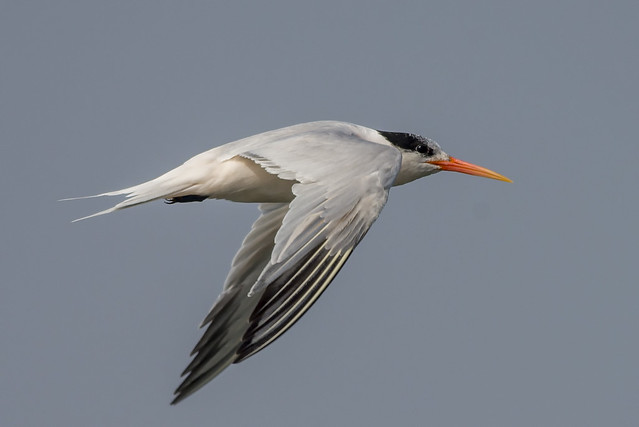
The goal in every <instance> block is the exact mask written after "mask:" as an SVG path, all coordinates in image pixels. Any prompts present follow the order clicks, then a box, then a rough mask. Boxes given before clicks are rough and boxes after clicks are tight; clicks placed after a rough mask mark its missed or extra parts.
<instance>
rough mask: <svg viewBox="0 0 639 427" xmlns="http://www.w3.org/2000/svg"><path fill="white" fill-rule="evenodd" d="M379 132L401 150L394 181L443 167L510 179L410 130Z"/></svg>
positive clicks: (444, 168) (486, 176)
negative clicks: (455, 155) (457, 155)
mask: <svg viewBox="0 0 639 427" xmlns="http://www.w3.org/2000/svg"><path fill="white" fill-rule="evenodd" d="M378 132H379V134H380V135H382V136H383V137H384V138H385V139H386V140H387V141H388V142H390V143H391V144H392V145H394V146H395V147H397V148H398V149H399V150H400V151H401V153H402V166H401V168H400V170H399V174H398V175H397V179H395V184H394V185H402V184H406V183H407V182H411V181H414V180H416V179H418V178H422V177H425V176H428V175H431V174H434V173H437V172H439V171H442V170H448V171H453V172H461V173H466V174H469V175H476V176H483V177H485V178H492V179H497V180H500V181H506V182H512V181H511V180H510V179H508V178H506V177H505V176H503V175H500V174H498V173H497V172H493V171H491V170H489V169H486V168H483V167H481V166H477V165H473V164H472V163H467V162H464V161H462V160H459V159H456V158H454V157H452V156H449V155H448V154H446V152H444V150H442V149H441V147H440V146H439V144H437V143H436V142H435V141H433V140H432V139H429V138H425V137H423V136H421V135H415V134H412V133H403V132H386V131H378Z"/></svg>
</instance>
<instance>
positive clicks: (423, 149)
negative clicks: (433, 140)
mask: <svg viewBox="0 0 639 427" xmlns="http://www.w3.org/2000/svg"><path fill="white" fill-rule="evenodd" d="M415 150H416V151H417V152H418V153H422V154H426V155H427V156H432V155H433V149H432V148H431V147H429V146H428V145H426V144H417V146H416V147H415Z"/></svg>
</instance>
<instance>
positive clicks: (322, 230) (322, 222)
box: [81, 121, 448, 403]
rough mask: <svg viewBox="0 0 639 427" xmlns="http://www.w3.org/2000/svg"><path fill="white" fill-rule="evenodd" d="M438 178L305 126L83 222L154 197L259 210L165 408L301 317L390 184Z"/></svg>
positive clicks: (405, 158)
mask: <svg viewBox="0 0 639 427" xmlns="http://www.w3.org/2000/svg"><path fill="white" fill-rule="evenodd" d="M432 144H433V147H435V148H436V149H437V150H435V152H434V154H433V155H431V156H430V157H429V158H431V159H441V160H446V159H447V158H448V156H447V155H446V153H444V152H443V151H441V149H439V147H438V146H437V144H435V143H434V142H432ZM439 170H440V169H439V167H437V166H434V165H431V164H429V163H427V162H424V157H423V156H422V155H420V154H419V153H417V152H411V151H408V150H402V149H399V148H398V147H396V146H394V145H393V144H391V143H390V142H389V140H387V139H386V138H385V137H384V136H382V135H381V134H380V132H378V131H376V130H373V129H369V128H366V127H363V126H358V125H354V124H350V123H343V122H328V121H327V122H314V123H305V124H301V125H295V126H290V127H287V128H283V129H279V130H274V131H271V132H266V133H263V134H259V135H255V136H252V137H249V138H245V139H241V140H238V141H235V142H231V143H229V144H226V145H223V146H220V147H217V148H214V149H212V150H209V151H206V152H204V153H202V154H199V155H197V156H195V157H193V158H191V159H190V160H188V161H187V162H185V163H184V164H183V165H181V166H179V167H177V168H175V169H173V170H171V171H169V172H167V173H166V174H164V175H162V176H160V177H158V178H156V179H154V180H151V181H148V182H146V183H143V184H140V185H136V186H133V187H129V188H125V189H123V190H119V191H114V192H110V193H103V194H100V195H98V196H114V195H126V197H127V198H126V199H125V200H124V201H122V202H121V203H119V204H117V205H115V206H114V207H112V208H110V209H107V210H105V211H102V212H98V213H97V214H94V215H91V216H88V217H85V218H90V217H92V216H96V215H101V214H105V213H108V212H112V211H114V210H118V209H122V208H126V207H130V206H134V205H137V204H140V203H145V202H148V201H151V200H155V199H160V198H168V199H173V200H177V201H180V199H179V198H180V197H184V196H199V197H208V198H214V199H227V200H232V201H236V202H257V203H261V205H260V210H261V211H262V215H261V216H260V218H258V220H257V221H256V222H255V224H254V225H253V228H252V229H251V232H250V233H249V234H248V235H247V237H246V239H245V240H244V242H243V244H242V247H241V248H240V250H239V251H238V253H237V254H236V256H235V258H234V260H233V264H232V267H231V270H230V272H229V275H228V277H227V279H226V282H225V284H224V290H223V292H222V294H221V295H220V296H219V298H218V301H217V302H216V304H214V306H213V307H212V308H211V311H210V312H209V314H208V315H207V316H206V318H205V320H204V321H203V323H202V324H203V325H206V324H208V327H207V330H206V331H205V333H204V335H203V337H202V339H201V340H200V342H199V343H198V344H197V345H196V346H195V349H194V350H193V354H195V357H194V358H193V360H192V362H191V364H190V365H189V366H188V367H187V369H186V370H185V372H184V374H188V375H187V377H186V378H185V379H184V381H183V383H182V384H181V385H180V387H179V388H178V389H177V391H176V394H177V397H176V399H175V400H174V403H175V402H177V401H179V400H181V399H183V398H184V397H186V396H188V395H190V394H191V393H193V392H194V391H196V390H197V389H198V388H200V387H201V386H202V385H204V384H205V383H206V382H208V381H210V380H211V379H212V378H214V377H215V376H216V375H217V374H219V373H220V372H221V371H222V370H223V369H224V368H226V367H227V366H228V365H229V364H231V363H233V362H239V361H241V360H243V359H245V358H247V357H249V356H251V355H252V354H255V353H256V352H258V351H260V350H261V349H262V348H264V347H265V346H267V345H268V344H270V343H271V342H272V341H273V340H275V339H276V338H277V337H278V336H280V335H281V334H282V333H283V332H284V331H286V330H287V329H288V328H289V327H290V326H291V325H293V324H294V323H295V322H296V321H297V319H299V317H300V316H302V315H303V314H304V313H305V312H306V310H307V309H308V308H309V307H310V306H311V305H312V304H313V303H314V302H315V300H316V299H317V298H318V297H319V296H320V295H321V293H322V292H323V291H324V289H326V287H327V286H328V285H329V283H330V282H331V281H332V279H333V278H334V277H335V275H336V274H337V272H338V271H339V269H340V268H341V267H342V265H343V264H344V262H346V260H347V259H348V256H349V255H350V254H351V252H352V251H353V249H354V248H355V246H356V245H357V243H358V242H359V241H360V240H361V239H362V237H363V236H364V235H365V234H366V232H367V231H368V229H369V228H370V226H371V225H372V223H373V222H374V221H375V219H377V217H378V215H379V213H380V211H381V209H382V208H383V206H384V204H385V203H386V200H387V198H388V191H389V189H390V187H391V186H393V185H399V184H403V183H406V182H409V181H412V180H414V179H417V178H420V177H422V176H425V175H428V174H431V173H434V172H437V171H439ZM92 197H97V196H92ZM176 198H177V199H176ZM81 219H84V218H81Z"/></svg>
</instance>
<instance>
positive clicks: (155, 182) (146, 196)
mask: <svg viewBox="0 0 639 427" xmlns="http://www.w3.org/2000/svg"><path fill="white" fill-rule="evenodd" d="M185 172H186V171H185V165H182V166H179V167H177V168H175V169H173V170H171V171H169V172H167V173H165V174H164V175H162V176H159V177H157V178H155V179H152V180H151V181H147V182H144V183H142V184H139V185H135V186H133V187H128V188H124V189H122V190H117V191H110V192H108V193H102V194H96V195H94V196H84V197H70V198H67V199H61V200H60V201H64V200H79V199H90V198H93V197H102V196H121V195H126V199H125V200H123V201H122V202H120V203H118V204H117V205H115V206H113V207H111V208H109V209H105V210H103V211H100V212H96V213H94V214H92V215H88V216H85V217H82V218H78V219H75V220H73V221H72V222H78V221H82V220H83V219H88V218H93V217H94V216H99V215H104V214H108V213H111V212H114V211H117V210H120V209H124V208H129V207H131V206H135V205H139V204H141V203H146V202H150V201H152V200H157V199H164V198H170V197H174V196H177V195H180V194H182V195H183V194H185V192H186V193H188V190H189V189H190V188H192V187H193V186H194V185H195V182H196V181H195V180H194V179H193V178H194V177H193V176H192V174H189V173H185Z"/></svg>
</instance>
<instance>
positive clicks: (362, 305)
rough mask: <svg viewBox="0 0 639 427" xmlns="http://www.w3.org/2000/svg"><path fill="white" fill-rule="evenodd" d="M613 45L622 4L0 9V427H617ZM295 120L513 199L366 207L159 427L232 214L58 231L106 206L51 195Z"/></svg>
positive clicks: (240, 214) (178, 213)
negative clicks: (247, 342)
mask: <svg viewBox="0 0 639 427" xmlns="http://www.w3.org/2000/svg"><path fill="white" fill-rule="evenodd" d="M637 22H639V3H637V2H636V1H627V2H624V1H611V2H603V1H599V2H597V1H536V2H512V1H486V2H475V1H450V0H445V1H428V2H416V1H415V2H408V1H393V2H379V1H377V2H376V1H370V2H364V1H345V0H340V1H333V0H324V1H321V2H308V3H304V2H299V1H269V2H243V1H228V2H223V1H216V2H207V1H193V2H169V1H138V2H130V1H110V2H91V1H86V2H85V1H75V2H73V1H57V2H42V1H41V2H37V1H6V0H5V1H3V2H2V4H1V6H0V61H1V62H0V141H1V147H0V149H1V156H0V162H1V168H0V182H1V183H2V194H3V198H2V202H1V203H2V207H1V212H2V227H1V229H0V233H1V234H0V238H1V240H0V245H1V246H0V247H1V250H2V253H1V257H0V263H1V266H0V267H1V273H2V281H1V295H0V343H1V347H0V358H1V359H0V393H1V395H0V424H1V425H2V426H43V425H47V426H87V425H100V426H125V425H126V426H128V425H140V426H143V425H144V426H175V425H181V426H186V425H215V426H251V425H253V426H254V425H263V426H268V425H278V426H324V425H336V426H341V425H379V426H387V425H402V426H424V425H433V426H515V425H516V426H603V425H606V426H636V425H638V424H639V343H638V339H639V337H638V333H637V330H638V326H639V310H638V303H639V285H638V283H639V280H637V276H638V274H637V263H638V262H639V259H638V253H639V243H638V237H639V232H638V227H637V218H639V202H638V200H637V193H638V191H637V185H638V183H639V173H638V171H637V162H638V160H639V146H638V144H637V135H638V122H639V102H638V99H639V83H638V79H637V70H638V69H639V55H638V54H637V52H638V51H637V46H638V45H639V26H638V25H637ZM322 119H337V120H344V121H351V122H354V123H358V124H362V125H366V126H370V127H373V128H377V129H384V130H398V131H409V132H415V133H419V134H423V135H426V136H429V137H431V138H434V139H435V140H437V141H438V142H439V143H440V144H441V145H442V147H443V148H444V149H445V150H446V151H447V152H449V153H450V154H452V155H454V156H456V157H459V158H461V159H463V160H466V161H470V162H473V163H477V164H479V165H482V166H485V167H488V168H490V169H494V170H496V171H498V172H501V173H503V174H505V175H506V176H508V177H510V178H512V179H513V180H514V184H506V183H502V182H497V181H492V180H486V179H480V178H475V177H469V176H464V175H461V174H453V173H440V174H438V175H436V176H434V177H429V178H427V179H424V180H421V181H417V182H415V183H412V184H409V185H406V186H403V187H399V188H395V189H393V190H392V191H391V195H390V200H389V203H388V205H387V206H386V208H385V209H384V211H383V212H382V215H381V217H380V218H379V220H378V221H377V223H376V224H375V225H374V226H373V228H372V229H371V231H370V233H369V234H368V236H367V237H366V239H364V241H363V242H362V244H361V245H360V246H359V248H358V249H357V251H356V252H355V254H354V255H353V257H352V258H351V260H350V261H349V262H348V264H347V265H346V267H345V268H344V270H343V271H342V273H340V275H339V276H338V277H337V279H336V280H335V282H334V283H333V284H332V285H331V287H330V288H329V289H328V291H327V292H326V293H325V294H324V296H323V297H322V298H321V299H320V300H319V301H318V303H317V304H316V305H315V306H314V307H313V308H312V309H311V310H310V312H309V313H308V314H307V315H306V316H305V317H304V318H303V319H302V320H301V321H300V322H299V323H298V324H297V325H296V326H295V327H294V328H292V329H291V330H290V331H289V332H287V333H286V334H285V335H284V336H283V337H282V338H281V339H279V340H278V341H277V342H276V343H275V344H274V345H272V346H270V347H269V348H268V349H267V350H266V351H263V352H261V353H260V354H259V355H257V356H255V357H253V358H251V359H249V360H247V361H246V362H244V363H242V364H241V365H235V366H232V367H230V368H229V369H228V370H227V371H225V372H224V373H223V374H222V375H221V376H220V377H218V378H216V379H215V380H214V381H213V382H212V383H210V384H208V385H207V386H206V387H205V388H203V389H202V390H200V391H199V392H198V393H197V394H195V395H193V396H191V397H190V398H189V399H187V400H186V401H184V402H182V403H180V404H179V405H177V406H176V407H171V406H169V401H170V399H171V393H172V391H173V389H174V388H175V387H176V386H177V385H178V383H179V373H180V372H181V370H182V369H183V368H184V367H185V366H186V364H187V362H188V360H189V358H188V353H189V352H190V350H191V348H192V346H193V345H194V344H195V342H196V340H197V339H198V337H199V335H200V331H199V330H198V329H197V324H198V323H199V321H200V320H201V319H202V318H203V317H204V315H205V314H206V312H207V311H208V309H209V307H210V305H211V304H212V302H213V301H214V300H215V298H216V296H217V294H218V292H219V291H220V289H221V286H222V283H223V281H224V278H225V275H226V272H227V270H228V266H229V263H230V260H231V258H232V256H233V254H234V253H235V251H236V249H237V248H238V247H239V244H240V242H241V240H242V238H243V236H244V235H245V234H246V232H247V231H248V229H249V226H250V224H251V222H252V221H253V220H254V218H255V217H256V216H257V211H256V209H255V207H254V206H250V205H241V204H232V203H227V202H221V201H207V202H205V203H201V204H199V203H193V204H189V205H179V206H165V205H163V204H162V203H161V202H155V203H152V204H149V205H144V206H140V207H136V208H135V209H130V210H127V211H124V212H119V213H117V214H112V215H109V216H106V217H100V218H96V219H92V220H89V221H84V222H80V223H76V224H71V223H70V221H71V220H72V219H74V218H77V217H80V216H84V215H87V214H89V213H93V212H95V211H97V210H100V209H104V208H106V207H109V206H111V205H112V204H113V203H114V202H115V200H113V199H110V200H104V199H91V200H85V201H79V202H64V203H62V202H57V200H58V199H60V198H63V197H71V196H80V195H88V194H95V193H98V192H103V191H108V190H116V189H119V188H123V187H126V186H129V185H133V184H137V183H139V182H142V181H145V180H147V179H150V178H154V177H155V176H157V175H159V174H161V173H163V172H165V171H166V170H169V169H171V168H173V167H175V166H177V165H179V164H180V163H182V162H183V161H184V160H186V159H188V158H189V157H191V156H192V155H195V154H197V153H199V152H201V151H204V150H207V149H209V148H211V147H213V146H216V145H220V144H223V143H226V142H229V141H232V140H235V139H238V138H241V137H245V136H248V135H252V134H255V133H258V132H261V131H266V130H270V129H275V128H278V127H282V126H286V125H291V124H295V123H299V122H305V121H313V120H322ZM354 161H357V160H356V159H354Z"/></svg>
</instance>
